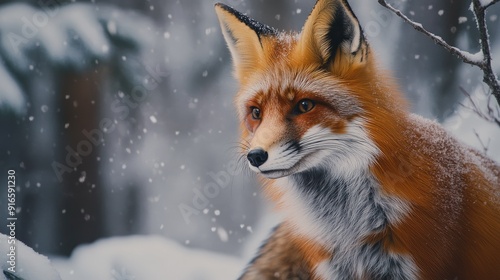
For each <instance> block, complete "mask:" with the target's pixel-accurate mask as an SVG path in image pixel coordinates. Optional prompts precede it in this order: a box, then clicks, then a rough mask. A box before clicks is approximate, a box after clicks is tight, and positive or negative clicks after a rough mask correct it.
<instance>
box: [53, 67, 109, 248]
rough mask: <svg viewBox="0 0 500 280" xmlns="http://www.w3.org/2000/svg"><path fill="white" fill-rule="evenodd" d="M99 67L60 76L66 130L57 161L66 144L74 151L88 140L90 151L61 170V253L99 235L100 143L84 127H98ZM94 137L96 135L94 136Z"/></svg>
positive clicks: (95, 129)
mask: <svg viewBox="0 0 500 280" xmlns="http://www.w3.org/2000/svg"><path fill="white" fill-rule="evenodd" d="M100 76H101V75H100V73H99V71H96V70H91V71H88V72H85V73H68V74H66V75H65V77H64V78H62V79H61V82H62V84H61V91H60V93H61V94H60V96H61V99H62V101H61V104H62V105H61V108H62V119H63V120H64V123H67V124H69V126H68V129H67V131H66V136H67V146H66V147H64V148H65V153H64V158H61V159H60V162H61V163H66V164H67V160H66V157H67V155H68V153H69V152H68V147H69V148H71V149H73V150H74V151H78V150H79V149H80V150H85V148H86V147H83V146H84V145H86V144H83V143H90V144H91V149H92V151H91V152H90V154H88V155H81V163H80V164H78V165H77V166H76V169H75V170H74V171H73V172H70V173H65V174H64V175H63V176H64V177H63V181H62V188H63V190H62V196H63V197H62V203H61V207H62V211H63V214H61V217H62V223H61V227H62V228H61V230H60V232H61V233H62V237H61V239H62V240H61V244H62V245H61V253H63V254H69V253H71V251H72V250H73V249H74V247H75V246H77V245H79V244H81V243H89V242H92V241H95V240H96V239H97V238H99V237H102V235H103V233H104V230H103V228H104V227H103V226H104V225H103V213H102V202H103V201H102V188H103V186H102V185H101V184H100V182H99V160H98V157H99V150H100V147H101V145H102V143H101V142H100V141H101V140H102V139H101V140H99V144H97V145H96V144H95V143H92V141H91V140H89V139H88V138H87V137H86V136H85V135H84V131H87V132H91V131H99V132H100V133H103V132H102V130H101V129H100V127H99V122H100V120H99V117H100V114H99V111H100V110H99V100H100V98H99V95H100V88H99V84H100V82H101V77H100ZM94 139H98V137H97V136H95V138H94Z"/></svg>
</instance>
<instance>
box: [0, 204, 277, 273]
mask: <svg viewBox="0 0 500 280" xmlns="http://www.w3.org/2000/svg"><path fill="white" fill-rule="evenodd" d="M278 220H279V217H278V216H277V215H274V214H270V215H267V216H266V217H264V218H263V219H262V220H261V221H260V223H259V226H258V227H257V228H256V229H255V231H254V233H253V234H252V236H251V238H249V239H248V240H247V243H246V245H247V246H246V249H245V250H244V252H243V253H242V256H229V255H223V254H219V253H214V252H209V251H205V250H200V249H194V248H188V247H186V246H183V245H180V244H178V243H177V242H175V241H172V240H169V239H166V238H164V237H162V236H153V235H142V236H139V235H137V236H124V237H111V238H105V239H101V240H98V241H96V242H94V243H92V244H87V245H80V246H79V247H77V248H76V249H75V250H74V251H73V253H72V254H71V256H70V257H69V258H67V259H66V258H60V257H50V260H49V258H47V257H45V256H42V255H40V254H38V253H36V252H35V251H33V249H31V248H29V247H27V246H26V245H24V244H23V243H21V242H20V241H17V240H16V250H17V251H16V270H15V271H16V272H15V273H13V275H15V276H17V277H21V278H22V279H24V280H59V279H62V280H89V279H92V280H140V279H148V280H156V279H158V280H164V279H175V280H225V279H228V280H229V279H236V278H237V277H238V276H239V275H240V274H241V272H242V270H243V269H244V267H245V265H246V264H247V263H248V261H249V260H250V258H251V257H252V256H253V255H254V253H255V251H256V250H257V248H258V246H259V245H260V243H261V242H262V241H263V240H264V239H265V238H266V237H267V235H268V234H269V232H270V230H271V228H272V227H274V226H275V225H276V223H277V222H278ZM7 240H8V237H7V236H5V235H3V234H0V261H1V266H0V267H1V268H2V270H3V271H7V270H8V268H9V263H7V261H8V258H9V257H8V256H7V252H9V246H10V244H9V243H8V242H7ZM0 280H8V278H6V277H5V276H4V274H0Z"/></svg>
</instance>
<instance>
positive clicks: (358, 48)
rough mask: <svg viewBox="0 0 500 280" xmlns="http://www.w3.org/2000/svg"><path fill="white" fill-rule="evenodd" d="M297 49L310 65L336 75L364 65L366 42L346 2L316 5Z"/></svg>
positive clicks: (324, 0)
mask: <svg viewBox="0 0 500 280" xmlns="http://www.w3.org/2000/svg"><path fill="white" fill-rule="evenodd" d="M298 49H299V51H301V52H302V53H301V55H302V57H303V58H306V59H309V62H310V63H320V64H321V65H323V66H324V67H325V68H327V69H329V70H330V71H332V72H334V73H336V74H339V75H343V74H345V73H346V72H347V71H349V70H351V69H353V68H357V67H359V66H362V65H364V64H365V63H366V58H367V55H368V43H367V42H366V41H365V38H364V35H363V31H362V29H361V26H360V24H359V22H358V19H357V18H356V16H355V15H354V13H353V11H352V9H351V7H350V6H349V4H348V3H347V1H346V0H318V1H317V2H316V5H315V6H314V9H313V11H312V12H311V14H310V15H309V18H308V19H307V21H306V23H305V25H304V27H303V29H302V33H301V39H300V41H299V48H298Z"/></svg>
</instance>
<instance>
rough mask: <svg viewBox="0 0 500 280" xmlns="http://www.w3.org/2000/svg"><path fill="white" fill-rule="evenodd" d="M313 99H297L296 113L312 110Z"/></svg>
mask: <svg viewBox="0 0 500 280" xmlns="http://www.w3.org/2000/svg"><path fill="white" fill-rule="evenodd" d="M314 105H315V104H314V101H312V100H310V99H302V100H300V101H299V103H298V104H297V110H296V111H297V113H298V114H303V113H307V112H309V111H311V110H312V108H314Z"/></svg>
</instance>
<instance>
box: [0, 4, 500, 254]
mask: <svg viewBox="0 0 500 280" xmlns="http://www.w3.org/2000/svg"><path fill="white" fill-rule="evenodd" d="M314 2H315V1H313V0H294V1H291V0H267V1H265V0H253V1H251V0H227V1H225V3H226V4H229V5H231V6H233V7H234V8H236V9H237V10H240V11H242V12H245V13H247V14H249V15H250V16H251V17H253V18H255V19H257V20H259V21H261V22H263V23H266V24H268V25H271V26H274V27H276V28H278V29H280V30H296V31H300V28H301V27H302V24H303V23H304V21H305V19H306V17H307V15H308V14H309V11H310V10H311V9H312V7H313V5H314ZM350 2H351V5H352V7H353V9H354V11H355V13H356V14H357V16H358V18H359V19H360V22H361V24H362V26H363V28H364V30H365V33H366V36H367V38H368V40H369V42H370V43H371V45H372V48H373V50H374V52H376V53H377V54H378V55H379V57H380V59H379V60H380V63H381V64H382V65H384V66H385V67H386V68H387V69H390V70H391V71H392V72H393V73H395V76H396V78H397V80H398V81H399V83H400V85H401V88H402V90H403V91H404V92H405V94H406V95H407V97H408V98H409V100H410V101H411V103H412V110H413V111H414V112H416V113H419V114H421V115H424V116H426V117H429V118H433V119H437V120H438V121H440V122H443V123H444V124H445V125H446V126H447V127H448V128H449V129H450V130H452V131H454V133H455V134H456V135H457V136H458V137H459V138H460V139H462V140H463V141H465V142H467V143H469V144H471V145H474V146H477V147H481V143H480V141H479V140H478V138H477V136H476V133H475V132H477V134H478V135H479V137H480V139H481V141H482V142H483V144H484V143H489V149H488V154H489V155H490V156H491V157H494V158H496V159H497V160H499V158H500V139H499V138H500V137H499V133H498V131H499V130H500V128H499V127H498V126H495V125H492V126H490V125H488V124H486V123H484V122H481V120H480V119H479V118H475V117H474V114H473V113H472V112H470V111H468V110H463V109H461V107H460V105H459V103H460V102H466V100H465V96H464V95H463V94H462V93H461V91H460V90H459V87H460V86H461V87H463V88H464V89H465V90H467V91H468V92H470V93H471V94H472V95H473V96H474V97H475V98H477V100H478V102H479V103H480V104H482V105H483V106H485V104H486V103H487V94H486V93H487V92H488V88H487V87H486V86H485V85H484V84H483V83H482V73H481V72H480V71H478V70H477V69H475V68H472V67H471V66H469V65H465V64H463V63H462V62H461V61H460V60H458V59H457V58H455V57H453V56H451V55H450V54H448V53H447V52H446V51H444V50H442V49H441V48H440V47H439V46H436V45H435V44H434V43H433V42H432V41H431V40H429V39H428V38H426V37H424V36H423V35H422V34H420V33H417V32H416V31H414V30H413V29H412V28H411V27H409V26H408V25H406V24H404V23H403V22H402V21H401V20H400V19H399V18H397V17H396V16H395V15H393V14H391V13H390V12H388V11H387V10H385V9H384V8H382V7H381V6H379V5H378V3H377V2H376V1H361V0H352V1H350ZM392 3H393V4H394V6H396V7H398V8H400V9H402V10H403V11H404V12H405V13H406V14H408V15H409V16H410V17H411V18H413V19H415V20H416V21H418V22H421V23H423V25H424V26H425V27H427V28H428V29H429V30H430V31H432V32H434V33H435V34H437V35H439V36H441V37H443V38H444V39H445V40H446V41H448V42H449V43H451V44H453V45H456V46H458V47H460V48H462V49H464V50H468V51H470V52H473V53H475V52H476V51H478V50H479V45H478V40H479V37H478V32H477V29H476V24H475V21H474V18H473V15H472V13H471V12H470V11H469V10H468V7H469V5H470V2H469V1H455V0H438V1H436V0H419V1H416V0H406V1H399V0H397V1H393V2H392ZM214 4H215V1H206V0H204V1H202V0H183V1H180V0H176V1H173V0H172V1H160V0H150V1H132V0H121V1H117V0H92V1H63V0H37V1H35V0H33V1H0V128H1V131H2V133H1V134H0V145H1V147H2V149H1V151H0V153H1V154H0V172H1V175H0V177H1V178H2V182H6V177H7V170H9V169H14V170H15V171H16V179H17V182H16V183H17V185H18V188H17V198H18V201H17V213H18V227H17V238H18V239H20V240H22V241H23V242H25V243H26V244H27V245H28V246H30V247H32V248H34V249H35V250H36V251H38V252H40V253H42V254H46V255H63V256H64V255H69V254H70V253H71V251H72V250H73V249H74V248H75V246H77V245H79V244H83V243H90V242H93V241H95V240H97V239H99V238H103V237H109V236H120V235H131V234H148V235H149V234H157V235H162V236H166V237H168V238H171V239H174V240H177V241H178V242H179V243H181V244H184V245H185V246H190V247H196V248H203V249H207V250H214V251H218V252H223V253H229V254H233V255H239V254H241V251H242V248H243V246H244V244H245V242H246V241H247V240H248V239H249V238H250V237H251V236H252V232H254V231H255V229H256V228H258V225H259V221H260V220H261V219H262V217H263V216H265V215H267V213H268V212H269V210H268V208H267V206H265V205H266V203H265V202H264V201H263V199H262V198H261V196H260V194H259V190H258V183H257V182H256V180H255V178H254V177H253V176H252V175H248V174H236V175H234V176H230V178H229V179H230V181H229V183H228V184H227V186H225V187H224V188H220V192H219V193H218V194H217V195H214V196H213V197H211V198H207V200H208V202H207V204H206V205H203V206H204V207H203V209H201V210H199V211H198V212H197V213H194V212H191V214H192V215H191V216H190V217H189V223H188V222H187V220H186V218H185V217H184V216H183V215H182V214H181V211H180V209H179V207H180V206H182V205H187V206H190V207H194V206H193V198H195V197H196V196H197V193H199V192H200V191H202V190H203V187H204V186H206V185H208V184H213V183H219V182H218V181H217V180H220V179H221V178H218V177H217V176H215V178H214V176H213V174H220V173H221V172H224V171H226V170H228V168H231V164H232V160H233V159H234V158H235V157H236V154H237V149H236V147H237V141H238V133H237V125H238V124H237V120H236V113H235V110H234V109H233V107H232V98H233V95H234V93H235V92H236V90H237V84H236V82H235V80H234V79H233V78H232V76H231V71H232V69H231V67H232V65H231V60H230V56H229V51H228V50H227V48H226V46H225V43H224V40H223V38H222V36H221V35H222V34H221V32H220V30H219V25H218V21H217V19H216V15H215V12H214V9H213V5H214ZM499 15H500V5H496V6H493V7H491V8H490V9H489V10H488V12H487V22H488V26H489V28H490V36H491V41H492V42H491V43H492V49H493V58H494V67H495V69H496V73H500V49H499V48H500V28H499V27H500V24H499V21H500V19H499V18H498V16H499ZM76 152H79V154H80V156H76V155H75V153H76ZM4 185H6V183H5V184H4ZM6 194H7V192H6V191H1V192H0V209H2V210H1V211H0V219H1V220H3V221H5V219H6V215H7V213H6V209H7V206H6V201H7V200H6ZM198 202H200V201H198ZM202 202H203V201H202ZM200 203H201V202H200ZM202 204H204V202H203V203H202ZM181 208H182V207H181ZM5 230H6V229H5V228H0V232H5Z"/></svg>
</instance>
